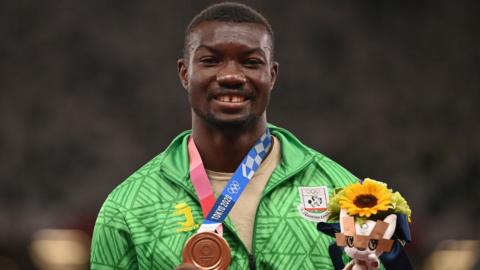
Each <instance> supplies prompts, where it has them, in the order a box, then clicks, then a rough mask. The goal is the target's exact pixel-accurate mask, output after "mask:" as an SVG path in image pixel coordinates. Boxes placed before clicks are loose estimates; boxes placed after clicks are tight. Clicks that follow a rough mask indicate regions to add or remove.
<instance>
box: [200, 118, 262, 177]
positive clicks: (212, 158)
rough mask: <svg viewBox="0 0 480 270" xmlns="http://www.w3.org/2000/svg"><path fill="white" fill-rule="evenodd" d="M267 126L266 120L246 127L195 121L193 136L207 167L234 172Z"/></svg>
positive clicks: (218, 170)
mask: <svg viewBox="0 0 480 270" xmlns="http://www.w3.org/2000/svg"><path fill="white" fill-rule="evenodd" d="M266 127H267V124H266V121H259V123H257V124H256V125H252V126H251V127H248V128H245V129H229V128H216V127H211V126H208V125H205V124H203V123H202V124H195V121H194V122H193V125H192V137H193V140H194V142H195V145H196V147H197V149H198V152H199V153H200V156H201V157H202V161H203V164H204V166H205V168H206V169H208V170H212V171H217V172H234V171H235V169H236V168H237V167H238V165H239V164H240V162H241V161H242V160H243V158H244V157H245V155H246V154H247V153H248V151H249V150H250V148H251V147H252V146H253V145H254V144H255V142H256V141H257V139H258V138H260V136H262V135H263V133H264V132H265V129H266Z"/></svg>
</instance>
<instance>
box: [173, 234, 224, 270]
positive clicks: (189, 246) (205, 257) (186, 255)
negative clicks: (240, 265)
mask: <svg viewBox="0 0 480 270" xmlns="http://www.w3.org/2000/svg"><path fill="white" fill-rule="evenodd" d="M182 256H183V262H184V263H191V264H193V265H195V266H196V267H199V268H202V269H208V270H224V269H227V268H228V265H229V264H230V260H231V258H232V257H231V255H230V247H229V246H228V243H227V241H226V240H225V239H223V238H222V237H221V236H220V235H218V234H216V233H214V232H201V233H197V234H195V235H193V236H192V237H190V238H189V239H188V240H187V242H186V243H185V247H184V248H183V254H182Z"/></svg>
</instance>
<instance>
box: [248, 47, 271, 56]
mask: <svg viewBox="0 0 480 270" xmlns="http://www.w3.org/2000/svg"><path fill="white" fill-rule="evenodd" d="M253 53H260V54H261V55H262V56H263V57H266V55H265V51H264V50H262V49H261V48H252V49H248V50H246V51H244V52H242V55H250V54H253Z"/></svg>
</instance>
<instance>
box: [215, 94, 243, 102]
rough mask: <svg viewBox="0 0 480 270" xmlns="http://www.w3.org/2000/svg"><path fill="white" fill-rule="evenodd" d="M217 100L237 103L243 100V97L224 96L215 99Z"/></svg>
mask: <svg viewBox="0 0 480 270" xmlns="http://www.w3.org/2000/svg"><path fill="white" fill-rule="evenodd" d="M217 99H218V100H220V101H222V102H230V103H239V102H243V101H244V100H245V98H244V97H241V96H233V95H225V96H219V97H217Z"/></svg>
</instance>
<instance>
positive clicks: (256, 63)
mask: <svg viewBox="0 0 480 270" xmlns="http://www.w3.org/2000/svg"><path fill="white" fill-rule="evenodd" d="M262 64H263V61H262V60H260V59H256V58H249V59H247V60H245V62H244V65H245V66H247V67H258V66H259V65H262Z"/></svg>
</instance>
